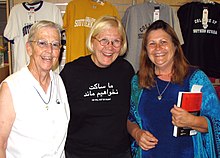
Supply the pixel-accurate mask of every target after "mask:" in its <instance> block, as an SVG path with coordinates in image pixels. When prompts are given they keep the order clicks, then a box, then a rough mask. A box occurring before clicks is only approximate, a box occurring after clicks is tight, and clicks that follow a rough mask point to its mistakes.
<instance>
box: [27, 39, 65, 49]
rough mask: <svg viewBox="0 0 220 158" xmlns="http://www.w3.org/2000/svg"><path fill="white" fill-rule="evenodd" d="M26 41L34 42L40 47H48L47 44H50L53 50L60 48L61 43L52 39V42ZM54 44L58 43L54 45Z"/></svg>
mask: <svg viewBox="0 0 220 158" xmlns="http://www.w3.org/2000/svg"><path fill="white" fill-rule="evenodd" d="M28 42H35V43H36V44H37V46H39V47H40V48H48V46H49V45H51V46H52V49H54V50H60V48H61V46H62V45H61V43H60V42H59V41H53V42H48V41H46V40H41V39H39V40H32V41H28ZM56 44H58V45H57V46H56Z"/></svg>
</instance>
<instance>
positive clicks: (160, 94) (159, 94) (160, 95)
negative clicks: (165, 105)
mask: <svg viewBox="0 0 220 158" xmlns="http://www.w3.org/2000/svg"><path fill="white" fill-rule="evenodd" d="M169 85H170V81H169V82H168V83H167V85H166V87H165V88H164V90H163V91H162V92H161V93H160V91H159V88H158V84H157V81H156V87H157V92H158V96H157V99H158V100H161V99H162V95H163V93H164V92H165V91H166V89H167V88H168V86H169Z"/></svg>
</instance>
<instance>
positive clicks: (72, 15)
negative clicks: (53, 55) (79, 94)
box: [63, 0, 119, 62]
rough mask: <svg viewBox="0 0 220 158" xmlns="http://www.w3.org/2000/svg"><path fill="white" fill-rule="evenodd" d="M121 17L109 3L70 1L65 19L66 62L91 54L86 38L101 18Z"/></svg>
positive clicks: (84, 0)
mask: <svg viewBox="0 0 220 158" xmlns="http://www.w3.org/2000/svg"><path fill="white" fill-rule="evenodd" d="M103 15H111V16H116V17H119V13H118V11H117V9H116V7H115V6H113V5H112V4H111V3H109V2H101V3H98V2H94V1H92V0H79V1H70V2H69V3H68V5H67V7H66V12H65V14H64V17H63V23H64V24H63V28H64V29H65V31H66V62H70V61H72V60H74V59H77V58H78V57H81V56H85V55H88V54H90V52H89V50H88V49H87V48H86V38H87V35H88V33H89V31H90V28H91V27H92V25H93V24H94V22H95V21H96V19H98V18H99V17H100V16H103Z"/></svg>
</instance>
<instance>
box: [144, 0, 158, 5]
mask: <svg viewBox="0 0 220 158" xmlns="http://www.w3.org/2000/svg"><path fill="white" fill-rule="evenodd" d="M145 2H148V3H153V4H158V2H157V1H156V0H145Z"/></svg>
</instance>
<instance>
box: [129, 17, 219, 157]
mask: <svg viewBox="0 0 220 158" xmlns="http://www.w3.org/2000/svg"><path fill="white" fill-rule="evenodd" d="M193 85H201V86H202V89H201V91H202V105H201V112H200V116H194V115H192V114H190V113H188V112H187V111H185V110H184V109H182V108H179V107H176V105H175V104H176V103H177V96H178V92H179V91H190V90H191V88H192V86H193ZM219 112H220V102H219V100H218V97H217V95H216V92H215V90H214V88H213V86H212V84H211V82H210V81H209V79H208V77H207V76H206V75H205V74H204V72H203V71H201V70H199V69H197V68H195V67H192V66H190V65H189V64H188V63H187V60H186V59H185V57H184V55H183V51H182V49H181V45H180V42H179V40H178V38H177V36H176V34H175V32H174V30H173V28H172V27H170V26H169V25H168V24H167V23H165V22H164V21H162V20H158V21H156V22H154V23H153V24H151V26H149V28H148V30H147V31H146V33H145V35H144V38H143V44H142V52H141V61H140V69H139V72H138V74H137V75H135V76H134V77H133V80H132V92H131V109H130V114H129V120H128V131H129V133H130V135H131V136H132V137H133V139H132V144H131V147H132V154H133V158H208V157H210V158H218V157H220V154H219V153H220V128H219V127H220V115H219ZM174 125H176V126H179V127H190V128H192V129H195V130H197V131H198V133H197V134H196V135H194V136H182V137H174V136H173V126H174Z"/></svg>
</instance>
